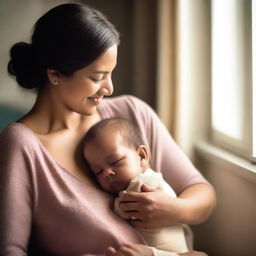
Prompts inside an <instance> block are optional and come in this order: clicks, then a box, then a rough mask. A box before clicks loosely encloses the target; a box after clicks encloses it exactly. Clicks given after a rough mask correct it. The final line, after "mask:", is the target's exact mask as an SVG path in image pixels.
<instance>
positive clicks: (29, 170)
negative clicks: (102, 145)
mask: <svg viewBox="0 0 256 256" xmlns="http://www.w3.org/2000/svg"><path fill="white" fill-rule="evenodd" d="M118 44H119V35H118V32H117V31H116V30H115V28H114V26H113V25H112V24H111V23H110V22H109V21H107V20H106V18H105V17H104V16H103V15H102V14H101V13H100V12H98V11H96V10H94V9H91V8H89V7H87V6H84V5H79V4H63V5H60V6H58V7H55V8H53V9H52V10H50V11H49V12H47V13H46V14H45V15H43V16H42V17H41V18H40V19H39V20H38V21H37V23H36V25H35V28H34V33H33V35H32V40H31V43H30V44H28V43H18V44H15V45H14V46H13V47H12V48H11V60H10V62H9V65H8V70H9V73H10V74H12V75H14V76H15V77H16V80H17V82H18V84H19V85H20V86H21V87H23V88H26V89H35V90H36V92H37V98H36V102H35V104H34V106H33V107H32V109H31V110H30V111H29V112H28V113H27V114H26V115H25V116H24V117H22V118H21V119H20V120H18V121H17V122H16V123H14V124H11V125H9V126H8V127H7V128H6V129H5V130H4V131H3V133H2V134H1V137H0V151H1V154H0V166H1V174H0V189H1V191H0V229H1V234H0V255H15V256H18V255H65V256H66V255H72V256H76V255H105V254H107V255H108V256H118V255H124V256H125V255H133V256H135V255H144V256H147V255H152V253H153V252H152V249H151V248H149V247H147V246H146V245H144V244H145V243H144V240H143V239H142V238H141V237H140V235H139V234H138V233H137V232H136V231H135V229H133V228H132V227H130V225H128V224H127V223H126V222H125V221H123V220H122V219H120V218H117V216H116V215H115V214H114V213H113V212H112V208H111V207H112V203H113V198H112V196H111V195H109V194H106V193H104V192H102V191H101V190H100V189H99V188H98V187H97V185H96V183H95V181H94V180H93V178H92V177H91V176H90V172H89V171H88V169H87V168H85V164H84V160H83V157H82V150H81V142H82V139H83V137H84V135H85V133H86V131H87V130H88V129H89V128H90V127H91V126H92V125H93V124H95V123H96V122H98V121H99V120H101V119H104V118H107V117H111V116H122V117H125V118H128V119H130V120H132V121H133V122H135V124H136V125H137V126H138V127H139V129H140V130H141V133H142V136H143V138H144V142H145V143H146V144H147V145H148V146H150V148H151V151H152V162H151V163H150V164H151V165H152V167H153V168H154V169H156V170H158V169H159V170H163V175H164V177H165V178H166V180H167V181H168V182H169V183H170V184H171V185H172V187H173V188H174V189H175V190H176V193H177V194H178V195H179V197H178V198H177V199H167V198H166V197H165V196H164V194H162V193H159V192H158V191H154V190H151V189H150V188H145V191H144V192H145V193H141V194H136V193H135V194H130V193H127V194H124V195H123V201H125V202H126V203H123V204H122V208H123V211H128V213H127V214H129V211H133V212H134V211H135V212H137V216H138V217H139V218H140V221H134V222H133V224H134V225H135V226H141V227H149V228H152V227H155V226H165V225H167V224H171V223H175V222H181V223H187V224H196V223H200V222H202V221H204V220H205V219H206V218H207V217H208V216H209V215H210V213H211V211H212V208H213V206H214V200H215V196H214V191H213V189H212V187H211V186H210V185H209V184H208V183H207V181H205V180H204V178H203V177H202V176H201V175H200V174H199V173H198V171H197V170H196V169H195V168H194V167H193V166H192V164H191V163H190V161H189V160H188V159H187V158H186V157H185V156H184V155H183V154H182V153H181V151H180V150H179V149H178V148H177V146H176V145H175V143H174V142H173V140H172V139H171V137H170V135H169V134H168V132H167V130H166V129H165V128H164V126H163V125H162V123H161V122H160V121H159V119H158V117H157V116H156V114H155V113H154V112H153V111H152V110H151V108H150V107H149V106H147V105H146V104H145V103H144V102H142V101H140V100H138V99H137V98H135V97H131V96H130V97H129V96H122V97H117V98H112V99H109V100H103V97H104V96H109V95H111V94H112V92H113V85H112V81H111V74H112V71H113V69H114V68H115V66H116V59H117V47H118ZM148 193H150V197H148ZM149 198H150V200H149ZM152 198H153V199H152ZM133 215H134V214H133ZM184 255H185V254H184ZM187 255H201V253H199V252H191V253H189V254H187Z"/></svg>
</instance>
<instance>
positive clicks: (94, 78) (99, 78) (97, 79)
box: [90, 76, 104, 83]
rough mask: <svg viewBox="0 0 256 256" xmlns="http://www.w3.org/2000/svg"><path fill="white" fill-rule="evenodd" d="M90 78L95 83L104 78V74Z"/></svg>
mask: <svg viewBox="0 0 256 256" xmlns="http://www.w3.org/2000/svg"><path fill="white" fill-rule="evenodd" d="M90 79H91V80H92V81H93V82H95V83H97V82H100V81H102V80H104V76H101V77H90Z"/></svg>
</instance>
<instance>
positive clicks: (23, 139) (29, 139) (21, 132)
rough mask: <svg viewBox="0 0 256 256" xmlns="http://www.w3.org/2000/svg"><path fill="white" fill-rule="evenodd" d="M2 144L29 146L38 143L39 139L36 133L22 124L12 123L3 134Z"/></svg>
mask: <svg viewBox="0 0 256 256" xmlns="http://www.w3.org/2000/svg"><path fill="white" fill-rule="evenodd" d="M0 142H1V144H2V146H3V145H5V146H11V145H15V146H18V145H20V146H26V145H27V146H28V145H34V144H35V143H37V139H36V136H35V135H34V133H33V132H32V131H31V130H30V129H29V128H28V127H26V126H25V125H23V124H22V123H11V124H9V125H8V126H7V127H6V128H5V129H4V130H3V131H2V132H1V134H0Z"/></svg>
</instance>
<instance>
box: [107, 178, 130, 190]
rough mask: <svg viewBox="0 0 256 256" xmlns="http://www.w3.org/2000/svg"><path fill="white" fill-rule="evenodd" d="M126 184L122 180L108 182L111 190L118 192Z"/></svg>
mask: <svg viewBox="0 0 256 256" xmlns="http://www.w3.org/2000/svg"><path fill="white" fill-rule="evenodd" d="M127 186H128V185H127V184H126V182H123V181H113V182H112V183H111V184H110V188H111V190H112V191H113V192H120V191H122V190H125V189H126V188H127Z"/></svg>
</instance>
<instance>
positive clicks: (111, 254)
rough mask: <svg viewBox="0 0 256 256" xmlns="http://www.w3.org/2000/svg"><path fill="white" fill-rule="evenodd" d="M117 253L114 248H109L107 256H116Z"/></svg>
mask: <svg viewBox="0 0 256 256" xmlns="http://www.w3.org/2000/svg"><path fill="white" fill-rule="evenodd" d="M115 253H116V249H115V248H114V247H112V246H110V247H108V249H107V252H106V256H114V255H115Z"/></svg>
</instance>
